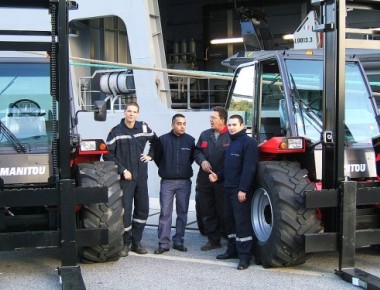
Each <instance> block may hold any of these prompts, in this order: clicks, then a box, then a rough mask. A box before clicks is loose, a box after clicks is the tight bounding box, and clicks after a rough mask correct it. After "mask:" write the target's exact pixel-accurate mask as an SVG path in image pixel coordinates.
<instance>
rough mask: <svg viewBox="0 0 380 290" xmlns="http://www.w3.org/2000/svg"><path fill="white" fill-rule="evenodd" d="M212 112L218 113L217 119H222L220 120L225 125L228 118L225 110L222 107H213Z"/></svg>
mask: <svg viewBox="0 0 380 290" xmlns="http://www.w3.org/2000/svg"><path fill="white" fill-rule="evenodd" d="M212 110H213V111H214V112H218V113H219V118H220V119H222V120H224V124H226V123H227V116H228V114H227V110H226V109H225V108H224V107H222V106H215V107H213V108H212Z"/></svg>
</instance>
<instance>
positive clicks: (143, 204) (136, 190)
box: [121, 179, 149, 246]
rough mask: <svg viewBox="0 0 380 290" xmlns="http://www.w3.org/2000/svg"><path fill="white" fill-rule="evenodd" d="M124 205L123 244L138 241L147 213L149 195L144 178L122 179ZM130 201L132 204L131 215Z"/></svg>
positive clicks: (140, 237)
mask: <svg viewBox="0 0 380 290" xmlns="http://www.w3.org/2000/svg"><path fill="white" fill-rule="evenodd" d="M121 188H122V189H123V206H124V219H123V220H124V228H125V231H124V244H125V245H128V246H129V245H130V244H131V243H135V244H137V243H139V242H140V241H141V239H142V235H143V231H144V228H145V224H146V221H147V219H148V215H149V195H148V186H147V181H146V179H145V180H144V179H141V180H140V181H138V182H136V181H134V180H130V181H127V180H122V181H121ZM132 203H133V206H134V209H133V215H132Z"/></svg>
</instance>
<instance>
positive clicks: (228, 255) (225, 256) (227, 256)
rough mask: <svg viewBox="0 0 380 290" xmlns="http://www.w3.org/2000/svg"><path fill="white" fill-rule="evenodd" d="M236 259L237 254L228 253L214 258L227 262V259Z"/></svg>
mask: <svg viewBox="0 0 380 290" xmlns="http://www.w3.org/2000/svg"><path fill="white" fill-rule="evenodd" d="M237 257H238V255H237V254H230V253H229V252H228V251H227V252H225V253H224V254H220V255H217V256H216V259H218V260H228V259H236V258H237Z"/></svg>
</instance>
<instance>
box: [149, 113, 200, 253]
mask: <svg viewBox="0 0 380 290" xmlns="http://www.w3.org/2000/svg"><path fill="white" fill-rule="evenodd" d="M185 129H186V119H185V116H184V115H182V114H176V115H174V116H173V118H172V130H171V131H170V132H169V133H167V134H165V135H162V136H160V138H159V142H156V146H155V149H154V161H155V162H156V164H157V166H158V175H159V176H160V177H161V178H162V179H161V188H160V207H161V211H160V218H159V224H158V238H159V243H158V244H159V247H158V249H157V250H156V251H155V252H154V253H155V254H162V253H164V252H167V251H169V249H170V232H171V225H172V213H173V200H174V196H175V197H176V210H177V219H176V233H175V235H174V236H173V249H176V250H178V251H181V252H186V251H187V248H186V247H185V246H184V244H183V243H184V236H185V227H186V223H187V212H188V209H189V199H190V193H191V179H190V178H191V177H192V176H193V169H192V167H191V164H192V163H193V161H194V147H195V139H194V138H193V137H192V136H190V135H189V134H186V133H185Z"/></svg>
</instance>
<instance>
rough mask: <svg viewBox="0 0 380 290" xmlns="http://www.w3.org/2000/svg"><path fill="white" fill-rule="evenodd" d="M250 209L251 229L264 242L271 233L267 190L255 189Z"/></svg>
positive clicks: (271, 217)
mask: <svg viewBox="0 0 380 290" xmlns="http://www.w3.org/2000/svg"><path fill="white" fill-rule="evenodd" d="M251 209H252V212H251V222H252V227H253V231H254V232H255V235H256V237H257V239H258V240H259V241H260V242H265V241H267V240H268V238H269V237H270V235H271V233H272V226H273V225H272V221H273V210H272V203H271V200H270V197H269V195H268V192H267V191H266V190H265V189H264V188H258V189H257V190H256V191H255V194H254V196H253V199H252V205H251Z"/></svg>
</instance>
